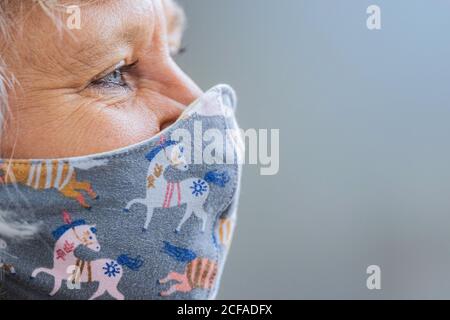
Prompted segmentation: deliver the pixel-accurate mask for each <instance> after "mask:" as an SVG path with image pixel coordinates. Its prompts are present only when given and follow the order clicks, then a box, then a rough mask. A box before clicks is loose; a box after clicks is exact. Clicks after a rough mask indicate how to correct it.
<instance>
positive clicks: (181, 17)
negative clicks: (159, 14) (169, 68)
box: [162, 0, 186, 54]
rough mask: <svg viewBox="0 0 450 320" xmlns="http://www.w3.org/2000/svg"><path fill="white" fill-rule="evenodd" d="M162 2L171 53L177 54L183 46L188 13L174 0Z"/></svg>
mask: <svg viewBox="0 0 450 320" xmlns="http://www.w3.org/2000/svg"><path fill="white" fill-rule="evenodd" d="M162 4H163V9H164V14H165V16H166V22H167V39H168V42H169V50H170V53H171V54H176V53H178V52H179V51H180V48H181V40H182V38H183V32H184V29H185V27H186V15H185V14H184V10H183V9H182V8H181V7H180V5H179V4H177V3H176V2H175V1H174V0H163V1H162Z"/></svg>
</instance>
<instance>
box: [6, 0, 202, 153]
mask: <svg viewBox="0 0 450 320" xmlns="http://www.w3.org/2000/svg"><path fill="white" fill-rule="evenodd" d="M165 1H166V2H170V1H169V0H165ZM111 3H114V4H113V5H112V6H111ZM130 3H131V2H129V1H122V0H120V1H114V2H111V1H109V0H104V1H97V2H96V3H95V4H94V5H93V6H91V7H85V8H83V11H82V12H83V17H82V19H83V21H84V23H88V24H89V26H85V27H84V30H82V31H83V32H80V31H77V30H75V31H74V32H73V35H74V37H70V36H67V35H66V34H65V32H64V31H63V35H62V36H59V35H58V34H57V30H55V32H54V34H52V33H49V32H46V33H45V34H43V35H41V36H40V37H37V35H36V34H33V36H32V37H31V38H30V36H27V34H26V32H25V33H24V39H23V41H22V42H21V41H18V42H19V43H17V46H16V48H17V49H18V50H17V51H18V52H19V53H20V58H21V59H22V60H23V62H24V64H25V66H24V68H23V70H21V69H20V68H18V67H17V66H14V65H13V64H12V63H11V62H10V65H13V66H12V68H11V69H15V70H14V71H15V73H16V74H17V75H18V77H19V81H20V83H21V86H22V88H23V92H22V93H21V94H19V95H18V97H17V99H15V103H14V110H13V115H14V114H16V113H18V112H19V111H20V112H21V113H22V117H20V120H18V121H14V122H15V124H14V123H12V125H13V129H15V130H16V131H17V128H19V132H18V134H16V135H15V134H11V133H9V137H8V139H6V141H7V143H9V146H8V147H3V146H2V150H1V151H2V154H3V155H4V156H8V155H10V154H11V153H12V147H11V145H13V143H12V141H14V139H15V138H17V136H18V137H19V138H20V139H19V140H18V143H17V147H16V151H15V156H14V157H15V158H60V157H69V156H80V155H86V154H90V153H97V152H103V151H110V150H112V149H116V148H120V147H123V146H126V145H129V144H134V143H137V142H140V141H142V140H145V139H148V138H150V137H151V136H153V135H154V134H156V133H158V132H159V131H160V129H161V128H164V127H166V126H167V125H168V124H170V123H171V122H173V121H175V120H176V119H177V117H178V116H179V115H180V113H181V111H182V109H183V108H185V106H186V105H188V104H190V103H191V102H192V101H193V100H195V99H196V98H197V97H198V96H199V95H200V94H201V91H200V90H199V89H198V88H197V87H196V86H195V85H194V84H193V83H192V81H191V80H190V79H189V78H188V77H187V76H186V75H184V73H183V72H182V71H181V70H180V69H179V68H178V67H177V66H176V64H175V63H174V62H173V60H172V58H171V57H170V53H169V45H168V43H167V39H168V37H167V35H166V34H165V30H166V29H167V28H166V26H165V25H164V23H165V21H166V17H165V16H164V13H166V14H167V10H166V11H163V10H162V5H161V2H160V0H136V1H133V2H132V3H131V5H130ZM169 7H170V6H169ZM143 8H146V9H148V10H147V11H145V10H142V9H143ZM114 13H115V14H114ZM169 13H170V11H169ZM42 15H44V14H43V13H41V16H39V17H38V16H32V17H30V18H29V19H28V21H27V22H26V23H27V25H26V26H24V30H26V29H27V28H30V26H31V25H33V23H36V21H39V22H40V21H41V20H42V19H43V18H42ZM89 17H92V19H93V20H92V24H91V21H90V20H89ZM94 18H95V19H94ZM167 20H169V18H168V19H167ZM170 20H171V21H176V20H177V19H173V18H170ZM86 21H88V22H86ZM130 21H131V22H130ZM41 24H42V23H40V24H38V25H41ZM51 25H52V23H51V22H47V23H46V24H45V23H43V26H42V28H47V29H48V28H49V26H51ZM34 28H35V29H36V26H34ZM172 28H173V27H172ZM181 29H182V28H181ZM86 30H88V31H86ZM37 31H39V30H37ZM73 38H75V39H76V40H74V39H73ZM119 38H120V41H119ZM56 39H58V40H59V41H54V40H56ZM21 40H22V39H21ZM45 44H47V45H45ZM49 44H50V45H49ZM178 46H179V44H178ZM43 47H46V49H47V52H46V53H47V54H43V53H42V51H41V49H42V48H43ZM48 50H50V51H48ZM50 52H51V54H50ZM24 57H26V58H24ZM121 60H126V63H127V64H131V63H133V62H135V61H136V60H139V62H138V63H137V66H136V71H134V70H133V71H130V74H128V73H127V74H125V75H124V79H126V80H127V81H128V82H129V83H130V90H128V89H119V87H118V88H117V89H111V90H107V89H101V90H97V89H94V88H91V87H86V85H87V84H88V83H89V82H90V80H91V79H92V78H94V77H96V75H97V74H99V73H101V72H103V71H104V70H105V69H108V68H111V66H113V65H116V64H117V63H119V62H120V61H121ZM37 79H39V80H37ZM13 131H14V130H11V132H13ZM87 132H89V134H87ZM14 136H16V137H14ZM26 136H29V137H33V139H35V140H36V141H32V139H30V138H28V139H27V138H26ZM35 136H36V137H35ZM24 137H25V138H24ZM39 137H41V138H39Z"/></svg>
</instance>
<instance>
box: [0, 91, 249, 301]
mask: <svg viewBox="0 0 450 320" xmlns="http://www.w3.org/2000/svg"><path fill="white" fill-rule="evenodd" d="M235 103H236V98H235V95H234V92H233V90H232V89H231V88H230V87H228V86H226V85H220V86H217V87H215V88H213V89H211V90H210V91H208V92H207V93H205V94H204V95H203V96H202V97H201V98H200V99H199V100H197V101H196V102H195V103H193V105H192V106H191V107H189V108H188V109H187V110H186V111H185V112H184V113H183V115H182V116H181V117H180V119H179V120H178V121H177V122H175V123H174V124H173V125H172V126H171V127H169V128H167V129H165V130H164V131H163V132H162V133H161V134H159V135H158V136H156V137H153V138H152V139H150V140H148V141H145V142H142V143H139V144H136V145H133V146H129V147H126V148H123V149H120V150H116V151H112V152H107V153H102V154H96V155H92V156H87V157H79V158H70V159H57V160H20V161H18V160H17V161H16V160H12V161H8V160H3V161H1V162H0V209H2V210H6V211H11V212H14V214H15V215H16V216H19V217H21V218H23V219H25V220H26V221H29V222H40V223H41V224H40V226H41V227H40V232H39V233H38V234H37V235H36V236H34V237H33V238H32V239H31V240H28V241H23V242H14V241H13V240H10V241H5V240H7V239H3V240H1V239H0V240H1V241H0V242H1V244H2V246H1V248H0V259H1V260H0V273H1V276H2V277H0V281H1V282H0V298H5V299H17V298H19V299H47V298H49V297H53V298H54V299H96V298H99V299H111V298H112V299H211V298H214V297H215V295H216V293H217V290H218V287H219V280H220V276H221V273H222V269H223V266H224V262H225V259H226V255H227V251H228V247H229V244H230V240H231V236H232V233H233V229H234V225H235V220H236V207H237V198H238V195H239V184H240V175H241V166H240V165H239V163H241V162H240V161H239V158H240V157H241V151H242V147H241V146H242V140H241V138H240V135H239V134H236V132H237V129H238V127H237V123H236V120H235V117H234V108H235ZM213 140H215V142H219V143H212V141H213ZM202 156H203V159H201V160H203V161H198V160H199V159H200V158H202ZM211 160H213V161H211Z"/></svg>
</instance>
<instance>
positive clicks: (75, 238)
mask: <svg viewBox="0 0 450 320" xmlns="http://www.w3.org/2000/svg"><path fill="white" fill-rule="evenodd" d="M64 222H65V223H66V224H65V225H62V226H60V227H58V228H57V229H56V230H55V231H53V233H52V234H53V237H54V238H55V240H56V243H55V247H54V251H53V268H51V269H49V268H37V269H35V270H34V271H33V272H32V275H31V278H32V279H34V278H36V276H37V275H38V274H40V273H46V274H49V275H51V276H52V277H53V278H54V286H53V290H52V291H51V292H50V294H49V295H50V296H54V295H55V294H56V293H57V292H58V291H59V290H60V288H61V285H62V282H63V280H66V281H67V282H68V283H67V286H68V288H73V287H74V286H75V285H78V286H79V287H78V288H79V289H81V283H91V282H98V288H97V290H96V292H95V293H94V294H93V295H92V296H91V297H90V300H93V299H95V298H98V297H100V296H102V295H103V294H105V293H109V295H110V296H112V297H113V298H115V299H117V300H123V299H124V295H123V294H122V293H121V292H120V291H119V290H118V288H117V286H118V285H119V282H120V280H121V279H122V276H123V273H124V269H123V267H124V266H126V267H128V268H129V269H131V270H133V271H137V270H139V268H140V267H141V266H142V264H143V260H142V259H141V257H139V256H138V257H137V258H134V259H133V258H130V257H129V256H127V255H120V256H119V257H118V258H117V259H116V260H114V259H98V260H94V261H84V260H82V259H79V258H78V257H76V256H75V249H76V248H77V247H79V246H85V247H86V248H88V249H90V250H93V251H95V252H100V244H99V243H98V241H97V236H96V234H97V229H96V226H95V225H89V224H87V223H86V221H84V220H76V221H72V219H71V218H70V215H69V214H68V213H67V212H65V213H64Z"/></svg>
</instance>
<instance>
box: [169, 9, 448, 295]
mask: <svg viewBox="0 0 450 320" xmlns="http://www.w3.org/2000/svg"><path fill="white" fill-rule="evenodd" d="M180 2H181V4H182V5H183V6H184V8H185V10H186V11H187V15H188V18H189V28H188V30H187V33H186V37H185V40H184V43H185V44H186V46H187V49H188V50H187V52H186V53H185V54H184V55H182V56H180V57H179V58H178V59H177V60H178V62H179V64H180V65H181V66H182V68H183V69H184V70H185V71H186V72H187V73H188V74H189V75H190V76H191V77H192V78H193V79H194V80H195V81H197V83H198V84H199V85H200V86H201V87H202V88H203V89H207V88H209V87H211V86H213V85H214V84H216V83H219V82H221V83H222V82H226V83H229V84H231V85H232V86H234V87H235V89H236V90H237V91H238V95H239V98H240V104H239V113H238V115H239V118H240V125H241V127H243V128H244V129H247V128H269V129H270V128H279V129H280V130H281V152H280V153H281V154H280V164H281V169H280V172H279V174H278V175H276V176H271V177H270V176H261V175H260V174H259V168H258V167H256V166H246V168H245V174H244V180H243V189H242V197H241V205H240V217H239V224H238V227H237V230H236V235H235V240H234V242H233V246H232V250H231V253H230V256H229V260H228V262H227V267H226V270H225V274H224V277H223V281H222V288H221V291H220V294H219V298H223V299H241V298H250V299H282V298H284V299H312V298H327V299H335V298H342V299H348V298H360V299H379V298H387V299H390V298H401V299H407V298H447V299H448V298H450V139H449V138H450V125H449V122H450V121H449V120H450V104H449V102H450V90H449V84H450V61H449V59H450V41H449V39H447V38H448V37H449V36H448V34H449V31H450V1H448V0H434V1H426V0H401V1H400V0H397V1H392V0H372V1H366V0H345V1H344V0H341V1H335V0H277V1H270V0H245V1H242V0H226V1H223V0H183V1H182V0H180ZM371 4H377V5H379V6H380V7H381V10H382V11H381V12H382V30H380V31H369V30H368V29H367V27H366V19H367V17H368V15H367V14H366V9H367V7H368V6H369V5H371ZM373 264H375V265H379V266H380V267H381V269H382V290H379V291H376V290H375V291H370V290H368V289H367V287H366V278H367V276H368V275H367V274H366V268H367V267H368V266H369V265H373Z"/></svg>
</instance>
